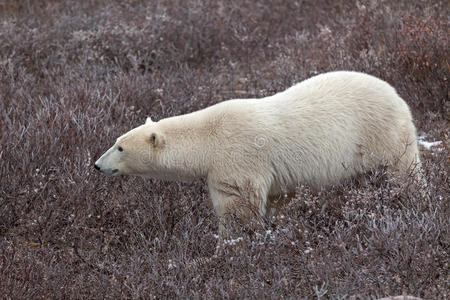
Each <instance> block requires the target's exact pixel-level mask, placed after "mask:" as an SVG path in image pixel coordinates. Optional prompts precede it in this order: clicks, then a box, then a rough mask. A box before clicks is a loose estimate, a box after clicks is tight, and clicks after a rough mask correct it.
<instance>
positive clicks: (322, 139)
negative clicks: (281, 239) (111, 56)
mask: <svg viewBox="0 0 450 300" xmlns="http://www.w3.org/2000/svg"><path fill="white" fill-rule="evenodd" d="M380 164H387V165H389V166H390V168H392V169H393V170H396V171H399V172H400V173H401V174H406V173H407V172H408V171H409V170H414V168H415V170H418V169H419V168H420V160H419V152H418V148H417V136H416V128H415V126H414V124H413V121H412V117H411V113H410V110H409V107H408V105H407V104H406V103H405V102H404V101H403V100H402V99H401V98H400V97H399V96H398V95H397V93H396V91H395V90H394V88H392V87H391V86H390V85H389V84H387V83H386V82H384V81H382V80H380V79H377V78H375V77H373V76H370V75H367V74H362V73H357V72H347V71H339V72H331V73H326V74H322V75H318V76H315V77H313V78H310V79H308V80H305V81H303V82H301V83H299V84H297V85H295V86H293V87H291V88H289V89H287V90H286V91H283V92H281V93H278V94H275V95H273V96H270V97H265V98H262V99H235V100H229V101H224V102H221V103H218V104H216V105H213V106H211V107H208V108H205V109H203V110H200V111H196V112H193V113H190V114H186V115H181V116H176V117H171V118H167V119H163V120H160V121H159V122H153V121H151V119H150V118H148V119H147V121H146V123H145V124H144V125H142V126H139V127H137V128H135V129H133V130H131V131H129V132H128V133H126V134H124V135H123V136H121V137H119V138H118V139H117V141H116V143H115V144H114V146H113V147H112V148H110V149H109V150H108V151H107V152H106V153H105V154H103V155H102V156H101V157H100V158H99V159H98V160H97V162H96V163H95V168H96V169H98V170H100V171H102V172H103V173H106V174H114V175H122V174H135V175H142V176H148V177H152V178H158V179H164V180H187V181H190V180H193V179H195V178H200V177H206V178H207V182H208V188H209V193H210V196H211V200H212V203H213V206H214V209H215V211H216V213H217V215H218V216H219V217H223V216H224V215H225V214H226V213H227V212H228V211H230V209H231V208H232V207H233V206H234V207H235V206H236V204H239V202H241V203H242V201H243V199H247V200H250V201H251V203H252V204H254V205H255V206H256V207H258V209H259V213H260V214H261V215H263V216H264V215H266V214H268V209H267V207H268V206H270V203H271V201H272V200H274V199H277V198H282V197H284V195H285V194H287V193H292V192H294V191H295V188H296V187H297V186H299V185H300V184H307V185H310V186H313V187H321V186H325V185H329V184H336V183H339V182H341V181H342V180H344V179H347V178H350V177H352V176H355V175H357V174H360V173H364V172H366V171H369V170H373V169H374V168H376V167H377V166H378V165H380ZM249 191H250V192H249ZM219 229H220V230H223V226H222V227H219Z"/></svg>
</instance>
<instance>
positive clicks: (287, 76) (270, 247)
mask: <svg viewBox="0 0 450 300" xmlns="http://www.w3.org/2000/svg"><path fill="white" fill-rule="evenodd" d="M449 15H450V11H449V3H448V1H437V0H429V1H411V0H399V1H368V0H360V1H353V0H350V1H347V0H345V1H344V0H342V1H335V0H315V1H309V0H305V1H284V0H274V1H268V0H263V1H253V0H251V1H250V0H242V1H196V0H155V1H138V0H136V1H131V0H124V1H100V0H86V1H75V0H65V1H56V0H50V1H43V0H36V1H13V0H5V1H1V2H0V293H1V297H2V298H3V297H4V298H14V299H18V298H21V299H36V298H110V299H118V298H176V297H180V298H187V297H189V298H197V297H198V298H211V299H212V298H258V297H263V298H284V297H292V298H312V299H315V298H321V299H322V298H329V299H346V298H354V299H360V298H361V299H367V298H369V299H370V298H376V297H381V296H387V295H399V294H403V293H407V294H410V295H414V296H420V297H423V298H425V299H447V298H448V297H449V293H448V291H449V290H450V284H449V282H450V275H449V249H450V233H449V229H450V222H449V220H450V213H449V212H450V210H449V182H448V171H449V146H448V132H449V124H448V121H449V120H448V116H449V109H450V106H449V94H448V80H449V62H448V58H449V57H450V56H449V47H448V44H449V41H448V37H449V27H448V26H449V17H448V16H449ZM333 70H355V71H361V72H366V73H369V74H372V75H375V76H377V77H380V78H382V79H384V80H386V81H387V82H389V83H390V84H391V85H393V86H394V87H395V88H396V89H397V90H398V92H399V94H400V95H401V96H402V98H403V99H405V101H406V102H407V103H408V104H409V105H410V107H411V110H412V113H413V116H414V119H415V123H416V126H417V128H418V132H419V134H420V135H421V144H422V145H424V146H421V150H422V161H423V166H424V171H425V174H426V179H427V181H428V183H429V190H428V191H427V193H428V196H429V197H427V198H429V199H425V198H423V197H421V194H422V193H421V191H418V190H417V188H416V187H414V185H413V184H412V183H411V179H410V178H403V179H401V180H395V181H394V180H392V178H391V177H390V176H389V174H386V171H385V170H383V169H380V170H377V171H376V172H374V173H372V174H368V175H367V177H366V179H365V183H364V184H361V183H358V182H353V183H348V184H345V185H342V186H333V187H329V188H326V189H323V190H322V191H320V192H317V191H311V190H310V189H309V187H307V186H300V187H299V189H298V192H297V195H296V197H295V198H294V199H293V200H292V201H291V202H290V203H289V204H288V206H287V207H286V208H285V209H284V210H283V211H282V212H281V215H280V216H279V217H277V218H274V219H272V220H270V222H266V223H263V224H259V225H258V224H257V225H256V226H254V227H253V229H252V230H248V229H247V228H246V227H245V228H242V227H241V226H240V225H239V222H236V223H234V225H233V226H232V227H233V228H231V229H232V231H233V232H234V236H233V239H232V240H230V241H227V243H226V245H225V246H224V248H223V251H221V252H220V253H219V255H218V257H217V258H214V259H213V260H211V261H209V262H206V263H198V264H197V263H192V262H193V261H196V260H197V259H199V258H202V257H211V256H212V255H213V253H214V251H215V247H216V243H217V238H216V236H215V233H216V232H217V219H216V217H215V216H214V214H213V211H212V208H211V207H210V204H209V198H208V194H207V191H206V190H205V187H204V182H201V181H199V182H193V183H191V184H181V183H167V182H160V181H156V180H150V179H142V178H136V177H124V178H109V177H106V176H102V175H101V174H99V173H97V172H95V170H94V168H93V162H94V161H95V159H97V158H98V157H99V155H101V154H102V153H103V152H104V151H105V150H106V149H107V148H108V147H109V146H111V144H112V143H113V142H114V140H115V138H116V137H118V136H119V135H121V134H122V133H123V132H125V131H128V130H129V129H131V128H133V127H135V126H137V125H140V124H142V123H143V122H144V121H145V118H146V116H147V115H151V116H152V118H153V119H155V120H159V119H161V118H164V117H168V116H172V115H177V114H182V113H187V112H191V111H195V110H197V109H200V108H204V107H206V106H208V105H212V104H214V103H217V102H220V101H223V100H227V99H231V98H238V97H239V98H244V97H263V96H268V95H271V94H274V93H276V92H279V91H282V90H284V89H286V88H287V87H290V86H291V85H293V84H294V83H296V82H299V81H301V80H304V79H306V78H308V77H311V76H312V75H315V74H318V73H322V72H326V71H333ZM244 229H245V230H244Z"/></svg>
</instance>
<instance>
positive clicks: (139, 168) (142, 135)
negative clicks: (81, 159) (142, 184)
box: [94, 118, 164, 176]
mask: <svg viewBox="0 0 450 300" xmlns="http://www.w3.org/2000/svg"><path fill="white" fill-rule="evenodd" d="M163 146H164V136H163V134H162V133H161V131H160V130H159V126H158V123H157V122H153V121H152V120H151V119H150V118H147V120H146V122H145V124H144V125H141V126H139V127H136V128H134V129H132V130H130V131H129V132H127V133H125V134H124V135H122V136H121V137H119V138H118V139H117V140H116V143H115V144H114V146H112V147H111V148H110V149H109V150H108V151H106V152H105V153H104V154H103V155H102V156H101V157H100V158H99V159H98V160H97V161H96V162H95V164H94V167H95V169H97V170H98V171H100V172H102V173H105V174H107V175H127V174H133V175H143V176H149V175H150V176H151V175H152V173H153V172H157V171H158V162H157V161H158V159H157V156H158V152H159V151H160V150H161V149H162V148H163Z"/></svg>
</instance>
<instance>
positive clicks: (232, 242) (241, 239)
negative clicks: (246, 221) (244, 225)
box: [223, 237, 244, 246]
mask: <svg viewBox="0 0 450 300" xmlns="http://www.w3.org/2000/svg"><path fill="white" fill-rule="evenodd" d="M243 240H244V239H243V238H242V237H238V238H236V239H229V240H223V243H224V244H225V245H230V246H234V245H236V244H237V243H239V242H240V241H243Z"/></svg>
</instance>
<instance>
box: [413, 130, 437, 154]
mask: <svg viewBox="0 0 450 300" xmlns="http://www.w3.org/2000/svg"><path fill="white" fill-rule="evenodd" d="M426 136H427V135H426V134H425V133H422V134H421V135H420V136H419V137H418V138H417V142H418V143H419V144H420V145H422V146H423V147H424V148H425V149H427V150H431V148H432V147H436V146H438V145H441V144H442V141H435V142H427V141H425V137H426ZM442 149H443V148H436V149H434V150H436V151H442Z"/></svg>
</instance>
